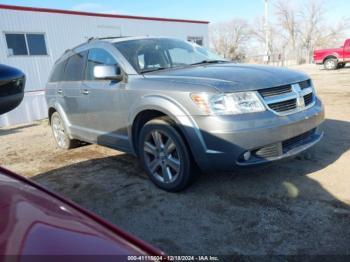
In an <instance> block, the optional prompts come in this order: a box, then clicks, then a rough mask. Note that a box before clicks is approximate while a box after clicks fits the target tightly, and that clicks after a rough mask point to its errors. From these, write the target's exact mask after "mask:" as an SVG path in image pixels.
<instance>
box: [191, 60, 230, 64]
mask: <svg viewBox="0 0 350 262" xmlns="http://www.w3.org/2000/svg"><path fill="white" fill-rule="evenodd" d="M228 62H229V61H227V60H210V59H206V60H203V61H200V62H198V63H193V64H191V65H201V64H216V63H228Z"/></svg>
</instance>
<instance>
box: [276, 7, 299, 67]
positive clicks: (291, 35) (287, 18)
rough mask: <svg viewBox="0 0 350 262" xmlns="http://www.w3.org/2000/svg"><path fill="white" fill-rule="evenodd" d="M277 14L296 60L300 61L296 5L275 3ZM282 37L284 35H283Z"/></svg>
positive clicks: (279, 23)
mask: <svg viewBox="0 0 350 262" xmlns="http://www.w3.org/2000/svg"><path fill="white" fill-rule="evenodd" d="M275 13H276V17H277V21H278V25H279V27H281V29H282V30H284V31H285V32H286V34H287V41H288V43H289V45H290V48H291V52H292V53H293V56H294V58H295V59H297V60H298V52H297V44H298V27H299V25H298V20H297V11H296V6H295V3H294V5H293V4H292V3H291V1H285V0H279V1H277V2H276V3H275ZM281 36H282V34H281Z"/></svg>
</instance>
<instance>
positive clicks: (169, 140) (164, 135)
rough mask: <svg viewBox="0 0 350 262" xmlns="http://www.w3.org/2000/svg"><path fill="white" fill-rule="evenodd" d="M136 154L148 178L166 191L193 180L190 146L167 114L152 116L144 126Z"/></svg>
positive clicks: (186, 184)
mask: <svg viewBox="0 0 350 262" xmlns="http://www.w3.org/2000/svg"><path fill="white" fill-rule="evenodd" d="M139 156H140V160H141V164H142V165H143V166H144V168H145V170H146V172H147V174H148V176H149V178H150V179H151V180H152V181H153V182H154V183H155V184H156V185H157V186H158V187H160V188H162V189H164V190H166V191H170V192H176V191H180V190H182V189H184V188H186V187H187V186H188V185H189V184H190V183H191V182H192V181H193V178H194V176H195V168H194V166H195V165H194V163H193V161H192V158H191V154H190V152H189V149H188V147H187V146H186V143H185V141H184V139H183V138H182V136H181V134H180V133H179V131H178V130H177V128H176V126H175V125H174V123H172V122H171V121H170V120H169V119H167V118H157V119H152V120H150V121H149V122H147V123H146V124H145V125H144V126H143V128H142V130H141V132H140V136H139Z"/></svg>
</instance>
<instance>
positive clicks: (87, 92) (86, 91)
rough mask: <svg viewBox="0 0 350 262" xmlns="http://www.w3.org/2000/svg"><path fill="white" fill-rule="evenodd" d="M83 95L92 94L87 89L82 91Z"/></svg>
mask: <svg viewBox="0 0 350 262" xmlns="http://www.w3.org/2000/svg"><path fill="white" fill-rule="evenodd" d="M81 93H82V94H83V95H88V94H90V91H89V90H87V89H83V90H81Z"/></svg>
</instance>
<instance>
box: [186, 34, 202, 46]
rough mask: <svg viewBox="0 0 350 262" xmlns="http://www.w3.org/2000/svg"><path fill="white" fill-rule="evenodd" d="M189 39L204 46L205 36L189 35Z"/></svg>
mask: <svg viewBox="0 0 350 262" xmlns="http://www.w3.org/2000/svg"><path fill="white" fill-rule="evenodd" d="M187 41H189V42H192V43H195V44H197V45H200V46H203V37H201V36H189V37H187Z"/></svg>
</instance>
